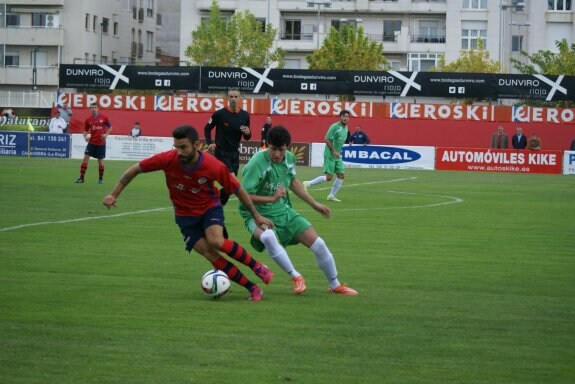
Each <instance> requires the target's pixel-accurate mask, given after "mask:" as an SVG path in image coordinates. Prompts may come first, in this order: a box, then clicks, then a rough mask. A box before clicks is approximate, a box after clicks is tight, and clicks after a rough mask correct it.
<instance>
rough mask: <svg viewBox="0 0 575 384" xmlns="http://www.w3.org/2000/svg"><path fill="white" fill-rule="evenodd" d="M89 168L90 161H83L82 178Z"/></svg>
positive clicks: (81, 166) (81, 167)
mask: <svg viewBox="0 0 575 384" xmlns="http://www.w3.org/2000/svg"><path fill="white" fill-rule="evenodd" d="M87 169H88V163H87V162H84V161H83V162H82V164H80V177H81V178H82V179H83V178H84V175H85V174H86V170H87Z"/></svg>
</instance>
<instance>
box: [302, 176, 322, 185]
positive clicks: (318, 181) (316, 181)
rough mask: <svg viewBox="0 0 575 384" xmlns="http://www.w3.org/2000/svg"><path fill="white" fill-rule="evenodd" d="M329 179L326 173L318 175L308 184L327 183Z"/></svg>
mask: <svg viewBox="0 0 575 384" xmlns="http://www.w3.org/2000/svg"><path fill="white" fill-rule="evenodd" d="M326 181H327V177H325V175H323V176H318V177H316V178H315V179H312V180H310V181H308V182H307V185H316V184H321V183H325V182H326Z"/></svg>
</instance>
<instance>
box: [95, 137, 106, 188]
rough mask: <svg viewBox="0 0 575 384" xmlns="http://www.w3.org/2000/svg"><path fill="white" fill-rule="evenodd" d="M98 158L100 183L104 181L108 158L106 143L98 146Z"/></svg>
mask: <svg viewBox="0 0 575 384" xmlns="http://www.w3.org/2000/svg"><path fill="white" fill-rule="evenodd" d="M96 150H97V152H98V153H97V155H98V156H97V158H98V184H103V183H104V159H105V158H106V144H104V145H98V146H97V149H96Z"/></svg>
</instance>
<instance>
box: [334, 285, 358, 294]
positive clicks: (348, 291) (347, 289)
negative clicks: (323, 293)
mask: <svg viewBox="0 0 575 384" xmlns="http://www.w3.org/2000/svg"><path fill="white" fill-rule="evenodd" d="M329 293H339V294H340V295H347V296H355V295H357V294H358V292H357V291H356V290H355V289H353V288H350V287H346V286H345V285H343V284H340V285H338V286H337V288H330V289H329Z"/></svg>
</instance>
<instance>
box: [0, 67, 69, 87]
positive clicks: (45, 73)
mask: <svg viewBox="0 0 575 384" xmlns="http://www.w3.org/2000/svg"><path fill="white" fill-rule="evenodd" d="M32 71H33V68H32V67H31V66H20V67H0V79H6V81H7V84H10V85H30V87H32ZM58 74H59V71H58V67H57V66H53V67H37V68H36V85H37V86H56V87H57V86H58Z"/></svg>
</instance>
